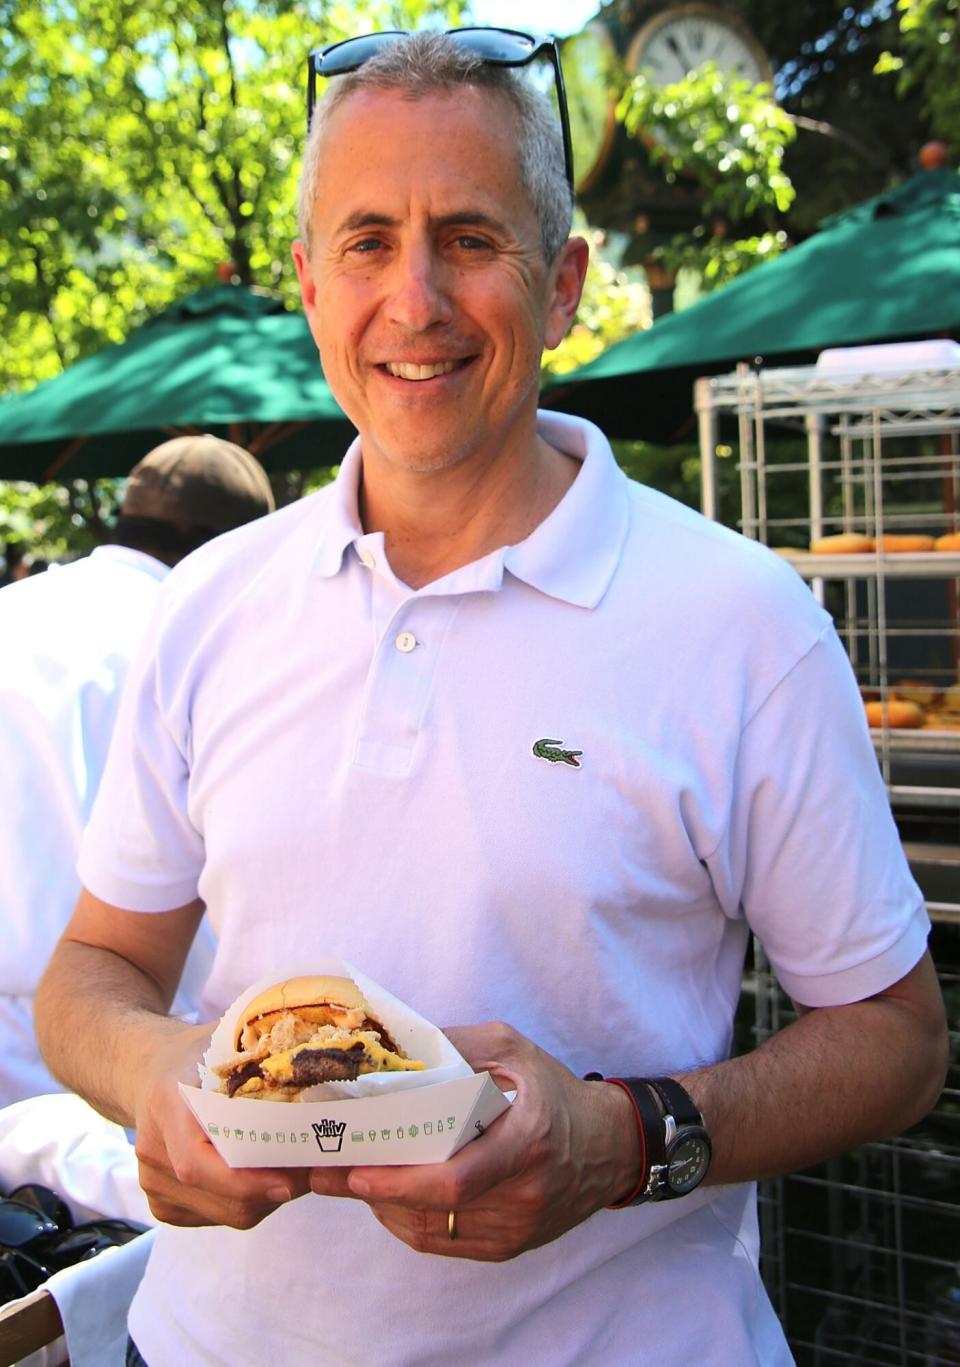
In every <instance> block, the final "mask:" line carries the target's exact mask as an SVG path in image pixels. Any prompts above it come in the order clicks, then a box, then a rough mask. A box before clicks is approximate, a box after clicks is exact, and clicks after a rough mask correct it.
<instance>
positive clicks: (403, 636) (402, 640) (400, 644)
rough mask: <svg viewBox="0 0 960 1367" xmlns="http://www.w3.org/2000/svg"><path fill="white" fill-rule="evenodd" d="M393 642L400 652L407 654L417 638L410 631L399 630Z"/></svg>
mask: <svg viewBox="0 0 960 1367" xmlns="http://www.w3.org/2000/svg"><path fill="white" fill-rule="evenodd" d="M393 644H394V645H395V646H396V647H397V649H398V650H399V651H400V652H401V653H402V654H404V655H409V654H410V652H411V650H413V649H414V647H415V646H416V644H417V638H416V636H414V634H413V632H412V631H401V633H400V635H399V636H398V637H397V639H396V640H395V641H394V643H393Z"/></svg>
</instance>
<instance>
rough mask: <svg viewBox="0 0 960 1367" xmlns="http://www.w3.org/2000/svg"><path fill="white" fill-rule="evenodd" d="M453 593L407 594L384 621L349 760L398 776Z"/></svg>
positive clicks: (416, 727) (406, 761)
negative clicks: (354, 745)
mask: <svg viewBox="0 0 960 1367" xmlns="http://www.w3.org/2000/svg"><path fill="white" fill-rule="evenodd" d="M458 604H459V599H458V598H454V597H451V598H438V597H423V598H418V597H416V596H413V595H412V596H411V597H409V598H407V599H406V601H405V602H403V603H400V604H398V605H396V606H395V609H394V612H393V613H392V614H391V615H390V617H389V619H388V620H387V621H385V622H384V624H383V630H382V632H381V635H380V638H379V642H378V645H377V649H376V650H375V652H374V657H373V660H372V661H371V666H370V673H369V675H368V678H367V689H366V694H365V697H364V706H363V712H362V715H361V718H360V729H359V734H358V740H357V746H356V750H355V753H354V763H355V764H356V765H357V766H359V767H360V768H363V769H368V770H373V771H375V772H379V773H384V774H394V775H397V776H401V775H403V774H405V773H406V772H407V771H408V769H409V767H410V760H411V757H412V755H413V749H414V746H415V744H416V741H417V736H418V735H419V732H420V727H421V724H422V720H423V715H424V711H425V708H426V703H427V698H428V696H429V693H430V688H431V684H432V680H433V674H434V670H435V669H436V667H437V661H438V657H439V654H440V647H441V643H442V641H443V638H444V636H445V634H446V630H447V627H448V626H449V624H450V622H451V621H452V619H453V616H454V614H455V613H456V610H457V606H458Z"/></svg>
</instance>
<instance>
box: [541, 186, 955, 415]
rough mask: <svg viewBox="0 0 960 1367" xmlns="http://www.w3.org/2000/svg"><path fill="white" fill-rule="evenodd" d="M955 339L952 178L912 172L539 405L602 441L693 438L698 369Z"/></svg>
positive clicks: (573, 377) (573, 378)
mask: <svg viewBox="0 0 960 1367" xmlns="http://www.w3.org/2000/svg"><path fill="white" fill-rule="evenodd" d="M958 334H960V174H958V173H957V172H955V171H945V170H939V171H921V172H919V173H918V174H917V175H915V176H913V177H911V179H910V180H907V181H905V182H904V183H903V184H901V185H899V186H898V187H897V188H896V189H895V190H892V191H890V192H889V193H888V194H885V195H881V196H879V197H878V198H876V199H872V200H869V201H867V202H865V203H863V204H859V205H857V206H856V207H855V208H853V209H848V210H845V211H844V212H843V213H839V214H835V215H833V216H832V217H831V218H829V219H826V220H824V222H823V223H822V224H821V226H820V229H819V231H818V232H816V233H814V235H813V236H812V237H810V238H808V239H807V240H806V241H805V242H803V243H802V244H801V245H800V246H798V247H794V248H792V249H791V250H790V251H788V252H785V253H784V254H783V256H780V257H777V258H776V260H774V261H770V262H767V263H766V264H764V265H761V266H757V267H756V268H755V269H754V270H752V271H750V272H749V273H748V274H747V275H743V276H740V277H739V279H737V280H734V281H733V282H732V283H731V284H729V285H726V286H724V287H723V288H722V289H719V290H717V291H716V292H715V293H713V294H709V295H707V296H706V297H705V298H703V299H700V300H698V302H697V303H696V304H693V305H691V306H690V307H689V308H687V309H684V310H683V311H682V312H680V313H674V314H670V315H668V316H667V317H665V318H662V319H659V320H658V321H657V322H656V323H654V324H653V326H652V327H650V328H648V329H647V330H646V331H645V332H641V333H639V334H638V335H637V336H635V337H630V338H628V339H627V340H626V341H623V342H618V343H617V344H616V345H615V346H612V347H610V349H609V350H608V351H606V352H604V354H603V355H602V356H598V357H597V359H596V360H595V361H591V362H590V363H589V364H588V365H585V366H581V367H580V368H579V369H578V370H575V371H572V372H571V373H570V374H569V375H565V376H561V377H558V378H557V379H556V380H555V381H553V382H552V383H551V384H549V385H548V386H547V387H546V388H545V390H544V395H543V402H544V403H545V404H546V405H547V406H548V407H554V408H559V409H562V410H565V411H566V412H569V413H578V414H580V415H581V416H582V417H586V418H591V419H593V420H594V421H595V422H597V423H598V424H599V425H600V426H602V427H603V428H604V430H605V431H606V432H607V433H608V434H609V435H611V436H616V437H628V438H644V439H646V440H648V441H661V442H669V441H683V440H689V439H691V438H692V437H693V435H694V418H693V382H694V380H695V379H696V378H697V376H698V375H706V374H719V373H721V372H725V371H728V370H732V369H733V368H734V366H735V365H736V364H737V362H738V361H754V360H755V358H757V357H760V358H762V360H763V362H764V363H765V364H770V363H774V364H776V365H778V366H779V365H795V364H804V363H806V362H809V361H811V360H813V359H814V358H815V357H816V355H817V353H818V352H820V351H822V350H823V349H824V348H825V347H833V346H854V345H860V344H869V343H872V342H885V341H905V340H908V339H913V338H923V337H934V336H944V335H950V336H956V335H958Z"/></svg>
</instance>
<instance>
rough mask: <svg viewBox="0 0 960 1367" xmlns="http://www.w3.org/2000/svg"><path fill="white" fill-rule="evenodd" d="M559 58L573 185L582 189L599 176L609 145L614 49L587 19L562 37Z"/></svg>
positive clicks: (613, 125)
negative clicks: (567, 110) (578, 29)
mask: <svg viewBox="0 0 960 1367" xmlns="http://www.w3.org/2000/svg"><path fill="white" fill-rule="evenodd" d="M561 60H562V62H563V81H564V85H565V86H566V91H567V107H568V109H569V112H570V138H571V141H572V143H573V167H574V174H575V177H576V188H577V190H585V189H588V188H589V187H590V186H591V185H592V184H593V183H594V182H595V181H596V179H597V177H598V176H599V175H600V172H601V171H602V170H603V167H604V165H605V164H606V161H607V158H608V157H609V155H610V149H611V147H612V146H613V137H614V133H615V132H616V126H617V119H616V108H617V96H616V90H615V86H614V81H615V74H614V68H615V63H616V49H615V48H614V44H613V39H612V38H611V37H610V35H609V33H608V32H607V30H606V28H604V26H603V25H602V24H600V23H598V22H597V21H596V20H591V21H590V23H589V24H587V26H586V27H585V28H584V29H582V30H581V31H580V32H579V33H575V34H573V35H572V37H570V38H567V39H565V40H564V42H563V46H562V49H561Z"/></svg>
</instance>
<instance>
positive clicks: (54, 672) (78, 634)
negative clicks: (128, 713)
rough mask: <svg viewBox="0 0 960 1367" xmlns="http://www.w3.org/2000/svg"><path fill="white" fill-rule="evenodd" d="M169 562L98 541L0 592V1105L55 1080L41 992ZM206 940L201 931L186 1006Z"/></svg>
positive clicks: (204, 959) (203, 961)
mask: <svg viewBox="0 0 960 1367" xmlns="http://www.w3.org/2000/svg"><path fill="white" fill-rule="evenodd" d="M168 573H169V569H168V567H167V566H166V565H165V564H163V563H161V561H159V560H155V559H154V558H153V557H152V556H149V555H145V554H143V553H142V552H141V551H136V550H132V549H130V548H129V547H126V546H102V547H99V548H98V549H97V550H95V551H93V553H92V554H91V555H88V556H86V557H85V558H84V559H82V560H78V561H76V562H74V563H73V564H69V565H63V566H53V567H52V568H51V569H49V570H47V571H46V572H45V573H43V574H39V575H34V576H32V577H30V578H28V579H24V580H21V581H20V582H18V583H15V584H11V585H8V586H7V587H6V588H4V589H2V590H0V926H2V928H3V930H2V935H0V1105H7V1104H9V1103H10V1102H14V1101H20V1100H22V1099H24V1098H26V1097H30V1096H35V1095H38V1094H40V1093H47V1092H55V1091H59V1090H60V1087H59V1084H58V1083H57V1082H56V1081H55V1080H54V1079H53V1077H52V1076H51V1075H50V1073H49V1072H48V1071H47V1069H46V1066H45V1065H44V1063H43V1061H42V1059H41V1058H40V1056H39V1053H38V1051H37V1046H36V1042H35V1039H34V1033H33V993H34V990H35V988H36V985H37V982H38V980H39V978H40V975H41V973H42V972H43V969H44V967H45V966H46V963H47V960H48V958H49V956H50V953H51V951H52V950H53V947H54V945H55V944H56V942H57V939H58V938H59V936H60V933H61V931H62V930H63V928H64V926H65V925H66V922H67V920H68V918H69V916H70V914H71V912H72V911H73V908H74V904H75V903H76V900H77V896H78V894H79V892H80V880H79V878H78V877H77V873H76V859H77V851H78V849H79V845H80V834H81V832H82V830H83V827H84V825H85V824H86V821H87V818H88V816H89V814H90V809H91V807H92V805H93V799H94V797H95V795H96V792H97V787H98V786H99V783H100V776H101V774H102V772H103V766H104V763H105V761H106V756H107V748H108V746H109V743H110V737H111V734H112V731H113V725H114V721H115V719H116V714H117V708H118V706H119V702H120V692H121V690H122V688H123V683H124V680H125V678H126V674H127V669H128V667H129V664H130V661H131V659H132V658H133V656H134V654H135V653H136V650H137V647H138V645H139V643H140V639H141V637H142V635H143V633H144V631H145V630H146V628H147V625H148V623H149V621H150V617H151V615H152V613H153V610H154V607H155V605H156V599H157V594H158V592H159V588H160V584H161V582H162V581H163V580H164V579H165V578H166V576H167V574H168ZM210 951H211V945H210V939H209V930H207V931H205V932H203V933H202V935H201V936H198V944H197V946H196V953H195V957H194V962H193V964H192V968H191V973H192V982H189V983H188V982H186V980H185V983H184V987H185V989H186V997H185V998H184V997H182V998H181V1001H180V1003H179V1007H180V1009H183V1010H189V1009H190V1004H191V997H192V1000H193V1003H194V1004H195V1001H196V995H195V994H196V990H197V986H198V983H199V982H202V981H203V977H204V976H205V972H206V969H207V967H208V965H209V962H210V958H211V952H210Z"/></svg>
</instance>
